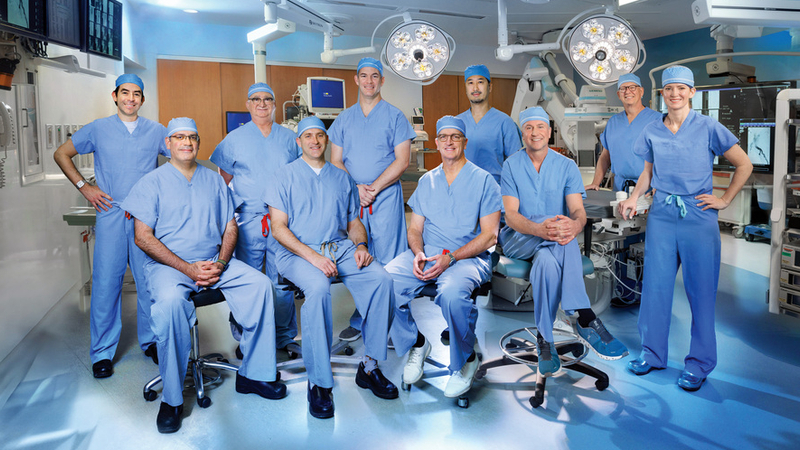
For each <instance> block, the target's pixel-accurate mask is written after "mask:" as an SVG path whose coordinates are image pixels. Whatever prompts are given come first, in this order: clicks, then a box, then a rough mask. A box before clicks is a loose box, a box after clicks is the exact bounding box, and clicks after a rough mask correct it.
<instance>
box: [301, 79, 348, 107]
mask: <svg viewBox="0 0 800 450" xmlns="http://www.w3.org/2000/svg"><path fill="white" fill-rule="evenodd" d="M307 83H308V94H309V99H308V112H310V113H312V114H316V115H321V116H324V115H331V114H339V113H340V112H342V111H343V110H344V108H345V107H346V105H345V96H344V80H341V79H338V78H327V77H309V78H308V79H307Z"/></svg>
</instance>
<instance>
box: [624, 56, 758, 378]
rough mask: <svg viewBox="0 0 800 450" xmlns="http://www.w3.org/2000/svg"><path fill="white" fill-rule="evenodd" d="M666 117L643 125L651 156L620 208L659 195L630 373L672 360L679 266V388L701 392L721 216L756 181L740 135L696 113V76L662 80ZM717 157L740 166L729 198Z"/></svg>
mask: <svg viewBox="0 0 800 450" xmlns="http://www.w3.org/2000/svg"><path fill="white" fill-rule="evenodd" d="M661 86H662V89H663V97H664V101H665V102H666V105H667V114H665V115H664V116H663V117H662V120H657V121H655V122H651V123H650V124H648V125H647V126H645V127H644V129H643V130H642V133H641V134H640V135H639V137H638V138H637V140H636V143H635V144H634V152H635V153H636V154H637V155H640V156H641V157H643V158H644V161H645V163H644V169H643V171H642V173H641V174H640V175H639V178H638V181H637V182H636V187H635V188H634V190H633V192H632V193H631V196H630V198H628V199H627V200H625V201H623V202H620V203H619V205H618V209H619V212H620V214H621V215H622V216H623V217H631V216H632V215H633V214H635V211H636V201H637V199H638V198H639V197H640V196H641V195H643V194H644V193H645V192H647V190H648V189H649V188H651V187H652V188H653V189H654V190H655V194H654V195H653V206H652V207H651V209H650V212H649V214H648V217H647V237H646V238H645V249H646V251H645V256H644V288H643V292H642V305H641V309H640V310H639V334H640V336H641V338H642V353H641V355H640V356H639V357H638V358H637V359H635V360H633V361H631V362H630V363H628V370H630V371H631V372H633V373H634V374H636V375H645V374H647V373H649V372H650V371H651V370H658V369H664V368H666V367H667V362H668V349H669V324H670V319H671V318H672V299H673V292H674V288H675V277H676V275H677V272H678V267H679V266H682V267H683V283H684V286H685V289H686V297H687V298H688V300H689V304H690V306H691V311H692V325H691V333H692V336H691V344H690V348H689V354H688V355H687V356H686V358H685V360H684V369H683V372H682V373H681V375H680V377H679V378H678V382H677V383H678V386H680V387H681V388H683V389H685V390H687V391H696V390H697V389H700V387H701V386H702V385H703V382H704V381H705V380H706V378H707V377H708V374H709V373H711V371H712V370H714V367H715V366H716V364H717V343H716V332H715V330H714V305H715V303H716V300H717V284H718V282H719V265H720V235H719V225H718V224H717V219H718V214H719V213H718V210H721V209H725V208H726V207H728V205H730V203H731V201H732V200H733V198H734V197H735V196H736V195H737V194H738V193H739V191H740V190H741V189H742V186H744V183H745V182H746V181H747V179H748V178H749V177H750V173H751V172H752V170H753V165H752V164H751V163H750V159H749V158H748V157H747V154H746V153H745V152H744V150H742V148H741V147H740V146H739V144H738V143H737V142H738V140H737V139H736V137H735V136H734V135H733V133H731V132H730V131H728V129H727V128H725V127H724V126H723V125H722V124H720V123H719V122H717V121H716V120H714V119H712V118H710V117H708V116H703V115H701V114H698V113H697V112H696V111H694V110H693V109H692V108H691V104H690V100H691V99H692V97H694V94H695V88H694V74H693V73H692V71H691V70H690V69H689V68H687V67H683V66H671V67H668V68H667V69H665V70H664V72H663V73H662V75H661ZM715 156H724V157H725V158H726V159H727V160H728V161H730V162H731V163H732V164H733V165H734V166H735V167H736V169H735V171H734V173H733V177H732V178H731V183H730V186H729V187H728V189H727V190H726V191H725V194H724V195H723V196H722V197H717V196H715V195H713V183H712V170H713V165H714V157H715Z"/></svg>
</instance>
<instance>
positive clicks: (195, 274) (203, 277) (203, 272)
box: [186, 261, 223, 287]
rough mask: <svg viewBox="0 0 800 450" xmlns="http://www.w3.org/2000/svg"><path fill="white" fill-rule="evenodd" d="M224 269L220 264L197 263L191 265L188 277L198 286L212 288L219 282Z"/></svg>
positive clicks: (209, 262) (210, 262)
mask: <svg viewBox="0 0 800 450" xmlns="http://www.w3.org/2000/svg"><path fill="white" fill-rule="evenodd" d="M222 269H223V265H222V263H219V262H212V261H197V262H195V263H192V264H189V269H188V271H187V273H186V275H188V276H189V278H191V279H192V280H194V283H195V284H196V285H198V286H201V287H211V286H213V285H215V284H217V282H218V281H219V276H220V275H221V274H222Z"/></svg>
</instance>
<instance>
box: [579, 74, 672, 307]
mask: <svg viewBox="0 0 800 450" xmlns="http://www.w3.org/2000/svg"><path fill="white" fill-rule="evenodd" d="M643 95H644V89H643V88H642V81H641V80H640V79H639V77H637V76H636V75H634V74H632V73H627V74H625V75H622V76H621V77H619V81H617V97H619V99H620V100H621V101H622V106H623V108H625V110H624V111H622V112H620V113H618V114H615V115H613V116H611V118H610V119H608V124H607V125H606V129H605V130H604V131H603V134H601V135H600V142H601V143H602V145H603V152H602V153H601V154H600V158H599V159H598V160H597V167H596V168H595V172H594V179H593V180H592V183H591V184H589V185H587V186H586V189H587V190H589V189H594V190H598V189H600V184H601V183H602V182H603V177H604V176H605V174H606V171H607V170H608V167H609V165H610V166H611V172H612V173H613V174H614V190H615V191H622V190H625V183H626V182H627V183H630V184H636V180H637V179H638V178H639V174H641V173H642V169H644V158H642V157H641V156H639V155H637V154H635V153H634V152H633V143H634V142H636V138H638V137H639V135H640V134H641V133H642V130H643V129H644V127H645V126H646V125H648V124H649V123H650V122H653V121H655V120H659V119H661V113H659V112H657V111H653V110H652V109H650V108H648V107H646V106H644V105H643V104H642V96H643ZM643 240H644V235H643V234H636V235H632V236H628V237H627V238H626V239H625V243H624V247H625V248H626V249H627V248H628V247H629V246H630V245H631V244H635V243H637V242H642V241H643ZM619 256H620V257H621V258H620V259H621V260H622V261H627V253H625V254H620V255H619ZM625 270H627V265H625V264H621V263H615V271H616V273H617V274H619V275H620V276H621V277H622V276H624V275H625V272H623V271H625ZM625 278H627V276H625ZM626 286H629V284H627V283H626ZM626 292H627V294H626V295H627V296H628V298H629V299H626V298H625V296H620V297H614V298H613V299H611V306H614V307H617V308H625V307H628V306H634V305H638V304H639V303H640V299H639V298H638V297H637V296H634V294H633V292H632V291H630V290H627V291H626ZM631 296H632V297H631Z"/></svg>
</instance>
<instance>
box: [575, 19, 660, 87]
mask: <svg viewBox="0 0 800 450" xmlns="http://www.w3.org/2000/svg"><path fill="white" fill-rule="evenodd" d="M643 48H644V47H643V45H642V42H641V41H640V40H639V37H638V36H637V35H636V33H635V32H634V31H633V29H632V28H631V27H630V25H629V24H628V23H626V22H624V21H623V20H622V19H620V18H619V17H617V16H612V15H607V14H601V15H596V16H592V17H589V18H587V19H585V20H584V21H582V22H581V23H579V24H578V25H576V26H575V28H574V29H573V30H572V33H571V34H570V36H569V39H568V40H567V42H566V46H565V49H564V53H566V54H567V55H568V57H569V60H570V62H571V63H572V65H573V67H575V70H577V71H578V73H580V74H581V76H582V77H584V78H585V79H586V80H587V81H589V82H590V83H593V84H595V83H596V84H607V83H613V82H615V81H617V80H618V79H619V77H620V76H621V75H624V74H626V73H631V72H633V71H634V70H635V69H636V68H637V67H638V66H637V64H638V63H639V60H640V55H641V53H642V50H643Z"/></svg>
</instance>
